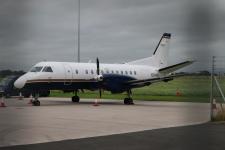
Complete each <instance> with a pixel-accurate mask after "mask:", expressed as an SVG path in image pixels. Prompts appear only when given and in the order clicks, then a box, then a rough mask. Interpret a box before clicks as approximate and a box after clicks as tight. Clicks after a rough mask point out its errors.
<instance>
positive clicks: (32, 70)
mask: <svg viewBox="0 0 225 150" xmlns="http://www.w3.org/2000/svg"><path fill="white" fill-rule="evenodd" d="M42 68H43V67H42V66H36V67H33V68H31V70H30V72H40V71H41V69H42Z"/></svg>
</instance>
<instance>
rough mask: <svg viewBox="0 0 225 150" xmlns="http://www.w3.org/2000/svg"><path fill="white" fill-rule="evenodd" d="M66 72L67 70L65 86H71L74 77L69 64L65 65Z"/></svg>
mask: <svg viewBox="0 0 225 150" xmlns="http://www.w3.org/2000/svg"><path fill="white" fill-rule="evenodd" d="M64 70H65V79H64V85H71V84H72V77H73V72H72V68H71V67H70V66H69V65H68V64H64Z"/></svg>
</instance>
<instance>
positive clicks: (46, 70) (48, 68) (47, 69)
mask: <svg viewBox="0 0 225 150" xmlns="http://www.w3.org/2000/svg"><path fill="white" fill-rule="evenodd" d="M42 72H53V71H52V68H51V67H50V66H46V67H44V69H43V70H42Z"/></svg>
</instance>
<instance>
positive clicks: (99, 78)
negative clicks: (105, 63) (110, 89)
mask: <svg viewBox="0 0 225 150" xmlns="http://www.w3.org/2000/svg"><path fill="white" fill-rule="evenodd" d="M96 65H97V71H96V72H97V75H98V77H97V80H98V88H99V96H100V98H101V97H102V89H101V81H102V79H103V78H102V76H101V75H100V68H99V59H98V57H97V59H96Z"/></svg>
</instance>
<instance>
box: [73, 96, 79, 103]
mask: <svg viewBox="0 0 225 150" xmlns="http://www.w3.org/2000/svg"><path fill="white" fill-rule="evenodd" d="M79 101H80V97H79V96H73V97H72V102H73V103H78V102H79Z"/></svg>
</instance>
